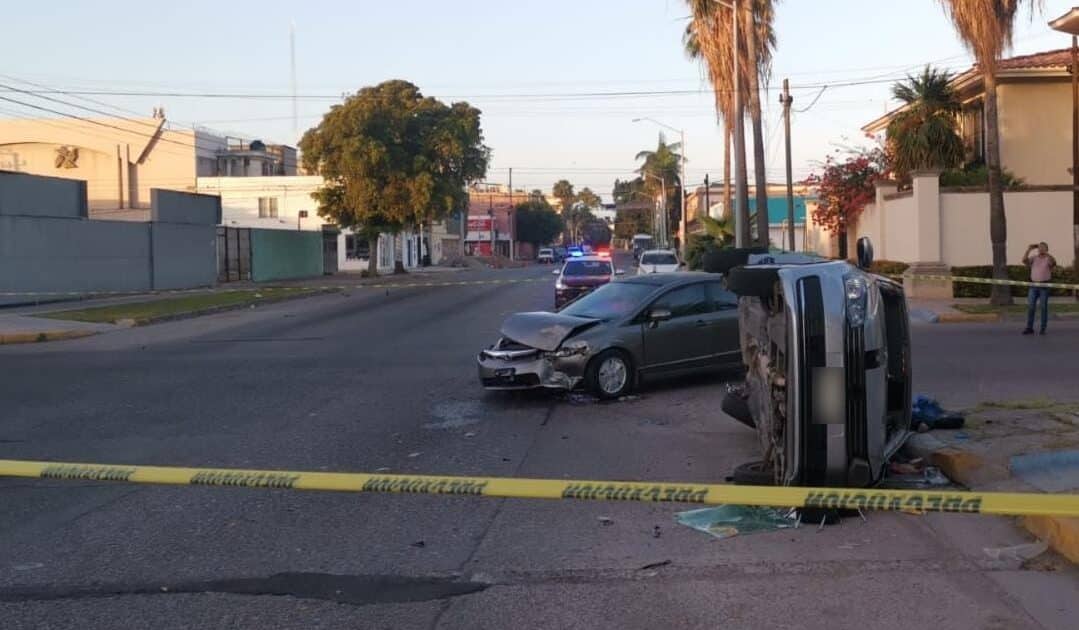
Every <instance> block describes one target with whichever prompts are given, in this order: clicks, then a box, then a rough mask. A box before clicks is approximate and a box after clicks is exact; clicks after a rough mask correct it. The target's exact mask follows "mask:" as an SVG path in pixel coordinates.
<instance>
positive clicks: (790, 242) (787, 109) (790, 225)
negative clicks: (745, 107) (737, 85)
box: [779, 79, 794, 252]
mask: <svg viewBox="0 0 1079 630" xmlns="http://www.w3.org/2000/svg"><path fill="white" fill-rule="evenodd" d="M779 102H780V104H782V105H783V135H784V137H785V139H786V145H787V229H788V235H787V248H788V249H789V250H790V251H792V252H793V251H794V181H793V177H792V175H791V103H793V102H794V99H793V98H791V90H790V81H788V80H787V79H783V94H781V95H780V96H779Z"/></svg>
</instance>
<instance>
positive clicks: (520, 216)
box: [516, 195, 565, 247]
mask: <svg viewBox="0 0 1079 630" xmlns="http://www.w3.org/2000/svg"><path fill="white" fill-rule="evenodd" d="M516 222H517V239H518V240H521V241H524V242H526V243H532V245H533V246H534V247H540V246H541V245H546V244H548V243H550V242H551V241H553V240H554V239H555V237H556V236H558V235H559V234H561V233H562V230H564V229H565V224H564V223H563V222H562V217H561V216H559V214H558V213H557V212H555V210H554V208H552V207H551V206H550V204H548V203H547V201H546V200H545V199H544V198H543V197H542V195H541V196H540V197H539V200H536V199H531V200H529V201H525V202H523V203H519V204H517V206H516Z"/></svg>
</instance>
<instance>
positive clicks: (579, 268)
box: [562, 260, 611, 277]
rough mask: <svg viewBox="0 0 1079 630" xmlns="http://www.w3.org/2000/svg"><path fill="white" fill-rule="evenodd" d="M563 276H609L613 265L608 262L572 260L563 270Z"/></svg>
mask: <svg viewBox="0 0 1079 630" xmlns="http://www.w3.org/2000/svg"><path fill="white" fill-rule="evenodd" d="M562 275H563V276H568V277H579V276H609V275H611V263H610V262H609V261H606V260H571V261H569V262H568V263H566V267H565V269H563V270H562Z"/></svg>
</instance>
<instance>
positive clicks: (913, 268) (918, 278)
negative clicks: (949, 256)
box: [903, 170, 952, 300]
mask: <svg viewBox="0 0 1079 630" xmlns="http://www.w3.org/2000/svg"><path fill="white" fill-rule="evenodd" d="M911 178H912V179H913V181H914V186H913V188H914V192H913V194H912V196H913V201H914V211H913V213H912V216H911V217H910V221H909V222H908V223H907V225H909V226H910V227H909V229H910V230H912V231H913V232H914V242H915V261H914V262H912V263H911V265H910V267H909V268H908V269H907V270H906V272H904V273H903V287H904V289H905V290H906V293H907V297H908V298H921V299H944V300H950V299H952V281H951V280H949V279H948V278H950V277H951V275H952V271H951V268H950V267H948V266H947V265H945V264H944V260H943V256H942V252H941V244H940V171H938V170H924V171H914V172H912V173H911ZM926 276H936V277H933V278H929V277H926Z"/></svg>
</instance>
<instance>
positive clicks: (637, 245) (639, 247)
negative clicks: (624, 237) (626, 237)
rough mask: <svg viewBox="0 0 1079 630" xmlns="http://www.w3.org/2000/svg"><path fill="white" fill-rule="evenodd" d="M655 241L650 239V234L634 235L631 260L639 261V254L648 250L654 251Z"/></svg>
mask: <svg viewBox="0 0 1079 630" xmlns="http://www.w3.org/2000/svg"><path fill="white" fill-rule="evenodd" d="M654 243H655V241H654V240H653V239H652V235H651V234H634V235H633V258H634V259H639V258H640V257H641V252H643V251H645V250H648V249H655V245H654Z"/></svg>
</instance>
